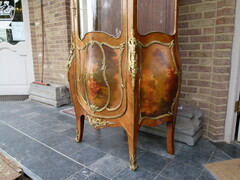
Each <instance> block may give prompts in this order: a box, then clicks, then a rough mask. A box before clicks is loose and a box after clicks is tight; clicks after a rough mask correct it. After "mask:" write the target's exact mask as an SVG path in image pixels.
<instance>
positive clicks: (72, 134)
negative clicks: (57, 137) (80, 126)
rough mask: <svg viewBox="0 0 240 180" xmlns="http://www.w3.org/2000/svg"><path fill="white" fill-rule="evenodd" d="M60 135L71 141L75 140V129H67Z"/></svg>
mask: <svg viewBox="0 0 240 180" xmlns="http://www.w3.org/2000/svg"><path fill="white" fill-rule="evenodd" d="M62 134H63V135H65V136H68V137H70V138H72V139H75V138H76V127H74V128H71V129H68V130H66V131H63V132H62Z"/></svg>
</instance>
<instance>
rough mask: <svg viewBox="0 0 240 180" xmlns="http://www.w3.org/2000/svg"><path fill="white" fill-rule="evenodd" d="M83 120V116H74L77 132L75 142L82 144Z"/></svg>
mask: <svg viewBox="0 0 240 180" xmlns="http://www.w3.org/2000/svg"><path fill="white" fill-rule="evenodd" d="M84 119H85V116H84V115H81V116H80V118H79V116H76V121H77V130H76V138H75V141H76V142H82V137H83V130H84Z"/></svg>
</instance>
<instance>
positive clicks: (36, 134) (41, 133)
mask: <svg viewBox="0 0 240 180" xmlns="http://www.w3.org/2000/svg"><path fill="white" fill-rule="evenodd" d="M27 134H28V135H29V136H31V137H33V138H34V139H37V140H39V141H42V140H44V139H46V138H48V137H50V136H54V135H55V134H56V132H54V131H52V130H50V129H47V128H45V129H42V130H38V131H32V132H28V133H27Z"/></svg>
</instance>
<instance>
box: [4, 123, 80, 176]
mask: <svg viewBox="0 0 240 180" xmlns="http://www.w3.org/2000/svg"><path fill="white" fill-rule="evenodd" d="M2 133H3V134H6V136H4V138H1V143H0V148H1V149H3V150H4V151H6V152H7V153H8V154H9V155H10V156H12V157H13V158H14V159H15V160H17V161H18V162H20V163H21V164H22V165H23V166H25V167H26V168H27V169H30V170H31V171H32V172H33V173H35V174H37V175H38V176H39V177H40V178H42V179H44V180H53V179H59V180H61V179H66V178H67V177H69V176H70V175H71V174H74V173H76V172H77V171H79V170H81V169H82V168H83V166H81V165H80V164H77V163H75V162H73V161H72V160H70V159H68V158H66V157H64V156H62V155H60V154H58V153H56V152H55V151H53V150H52V149H49V148H48V147H46V146H44V145H42V144H40V143H38V142H36V141H34V140H33V139H31V138H29V137H27V136H25V135H23V134H21V133H19V132H18V131H15V130H13V129H11V128H10V127H8V126H6V125H3V124H1V123H0V136H1V137H3V136H2V135H3V134H2Z"/></svg>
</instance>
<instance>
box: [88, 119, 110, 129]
mask: <svg viewBox="0 0 240 180" xmlns="http://www.w3.org/2000/svg"><path fill="white" fill-rule="evenodd" d="M87 119H88V122H89V123H90V125H91V126H92V127H93V128H99V127H106V126H107V125H114V123H112V122H110V121H104V120H101V119H98V118H94V117H90V116H87Z"/></svg>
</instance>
